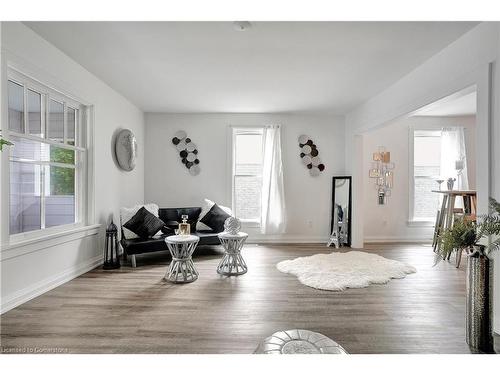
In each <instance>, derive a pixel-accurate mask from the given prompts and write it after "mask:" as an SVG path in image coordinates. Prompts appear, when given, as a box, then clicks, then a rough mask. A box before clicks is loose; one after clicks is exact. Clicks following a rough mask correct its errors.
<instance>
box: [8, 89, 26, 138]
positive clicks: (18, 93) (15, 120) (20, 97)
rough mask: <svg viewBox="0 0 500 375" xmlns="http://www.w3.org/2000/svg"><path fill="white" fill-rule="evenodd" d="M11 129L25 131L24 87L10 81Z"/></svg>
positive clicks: (17, 131)
mask: <svg viewBox="0 0 500 375" xmlns="http://www.w3.org/2000/svg"><path fill="white" fill-rule="evenodd" d="M8 97H9V100H8V101H9V129H10V130H11V131H13V132H16V133H24V87H23V86H21V85H18V84H17V83H15V82H12V81H9V85H8Z"/></svg>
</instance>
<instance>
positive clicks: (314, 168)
mask: <svg viewBox="0 0 500 375" xmlns="http://www.w3.org/2000/svg"><path fill="white" fill-rule="evenodd" d="M299 147H300V158H301V159H302V164H304V165H305V166H306V167H307V169H309V174H310V175H311V176H313V177H316V176H319V175H320V173H321V172H323V171H324V170H325V165H324V164H323V163H322V162H321V159H320V157H319V151H318V147H317V146H316V145H315V144H314V142H313V141H312V139H310V138H309V137H308V136H307V135H304V134H303V135H301V136H300V137H299Z"/></svg>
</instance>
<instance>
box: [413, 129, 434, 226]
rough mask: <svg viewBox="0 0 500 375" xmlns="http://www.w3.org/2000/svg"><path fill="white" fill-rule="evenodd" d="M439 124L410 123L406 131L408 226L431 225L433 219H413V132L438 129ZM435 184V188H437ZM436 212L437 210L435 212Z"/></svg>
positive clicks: (432, 224)
mask: <svg viewBox="0 0 500 375" xmlns="http://www.w3.org/2000/svg"><path fill="white" fill-rule="evenodd" d="M441 128H442V126H441V125H425V126H424V125H419V126H416V125H410V126H409V131H408V146H409V147H408V150H409V153H408V179H409V181H408V222H407V224H408V226H410V227H433V226H434V224H435V220H419V219H415V217H414V214H415V166H414V162H415V160H414V157H415V147H414V142H415V132H416V131H440V130H441ZM437 187H438V186H437V185H436V189H437ZM436 213H437V212H436Z"/></svg>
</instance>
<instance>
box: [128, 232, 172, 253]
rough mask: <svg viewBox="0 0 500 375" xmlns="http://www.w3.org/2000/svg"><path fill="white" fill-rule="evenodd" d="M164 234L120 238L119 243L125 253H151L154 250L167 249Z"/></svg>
mask: <svg viewBox="0 0 500 375" xmlns="http://www.w3.org/2000/svg"><path fill="white" fill-rule="evenodd" d="M165 237H166V236H165V235H163V236H160V237H153V238H147V239H142V238H133V239H131V240H127V239H122V241H121V244H122V246H123V249H124V250H125V253H126V254H127V255H132V254H144V253H153V252H155V251H162V250H168V247H167V244H166V243H165Z"/></svg>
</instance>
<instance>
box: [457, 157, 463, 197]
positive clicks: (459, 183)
mask: <svg viewBox="0 0 500 375" xmlns="http://www.w3.org/2000/svg"><path fill="white" fill-rule="evenodd" d="M464 169H465V160H464V159H463V158H462V159H458V160H455V171H457V186H458V188H459V189H460V187H461V186H463V182H462V180H463V173H464Z"/></svg>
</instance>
